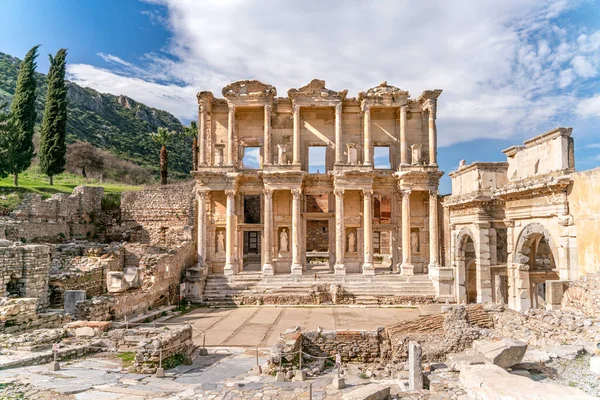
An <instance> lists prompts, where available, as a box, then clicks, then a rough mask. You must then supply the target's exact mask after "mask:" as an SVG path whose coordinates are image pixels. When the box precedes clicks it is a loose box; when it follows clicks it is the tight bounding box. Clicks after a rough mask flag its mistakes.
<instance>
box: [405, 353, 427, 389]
mask: <svg viewBox="0 0 600 400" xmlns="http://www.w3.org/2000/svg"><path fill="white" fill-rule="evenodd" d="M422 359H423V350H422V349H421V345H420V344H419V343H417V342H408V390H422V389H423V366H422V364H421V363H422Z"/></svg>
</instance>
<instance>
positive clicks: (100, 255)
mask: <svg viewBox="0 0 600 400" xmlns="http://www.w3.org/2000/svg"><path fill="white" fill-rule="evenodd" d="M124 253H125V252H124V249H123V247H122V246H121V245H114V244H113V245H107V244H99V243H87V242H85V243H68V244H60V245H56V246H52V250H51V263H52V265H51V268H50V281H49V290H50V306H51V307H53V308H62V307H63V294H64V292H65V290H85V291H86V296H88V297H91V296H99V295H101V294H103V293H105V292H106V273H107V272H108V271H122V270H123V267H124V263H125V254H124Z"/></svg>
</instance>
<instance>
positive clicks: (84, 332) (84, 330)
mask: <svg viewBox="0 0 600 400" xmlns="http://www.w3.org/2000/svg"><path fill="white" fill-rule="evenodd" d="M95 335H96V333H95V331H94V328H91V327H89V326H83V327H81V328H76V329H75V336H81V337H94V336H95Z"/></svg>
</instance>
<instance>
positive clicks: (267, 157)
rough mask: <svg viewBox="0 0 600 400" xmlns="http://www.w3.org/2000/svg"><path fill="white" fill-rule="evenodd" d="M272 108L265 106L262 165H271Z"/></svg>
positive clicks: (268, 105)
mask: <svg viewBox="0 0 600 400" xmlns="http://www.w3.org/2000/svg"><path fill="white" fill-rule="evenodd" d="M272 108H273V106H271V105H270V104H265V140H264V142H265V144H264V148H263V153H264V154H263V164H271V163H272V161H271V160H272V157H271V156H272V153H271V110H272Z"/></svg>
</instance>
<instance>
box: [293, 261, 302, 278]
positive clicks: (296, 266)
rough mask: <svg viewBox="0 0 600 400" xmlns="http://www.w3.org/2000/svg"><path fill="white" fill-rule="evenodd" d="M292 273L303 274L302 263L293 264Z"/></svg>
mask: <svg viewBox="0 0 600 400" xmlns="http://www.w3.org/2000/svg"><path fill="white" fill-rule="evenodd" d="M291 275H302V264H292V270H291Z"/></svg>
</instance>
